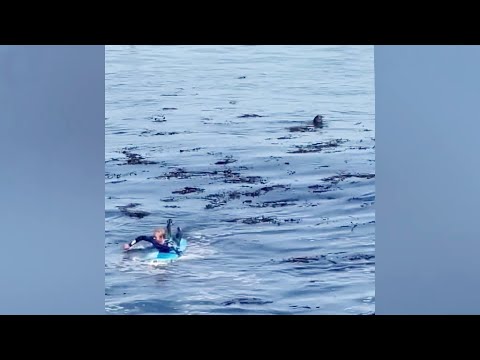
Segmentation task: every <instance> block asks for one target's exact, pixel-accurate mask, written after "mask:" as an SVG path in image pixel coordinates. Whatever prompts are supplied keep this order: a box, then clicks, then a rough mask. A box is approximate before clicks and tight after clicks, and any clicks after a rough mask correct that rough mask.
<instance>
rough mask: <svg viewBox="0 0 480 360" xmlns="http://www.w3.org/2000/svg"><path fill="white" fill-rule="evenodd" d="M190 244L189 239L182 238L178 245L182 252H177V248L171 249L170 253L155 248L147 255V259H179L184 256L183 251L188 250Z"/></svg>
mask: <svg viewBox="0 0 480 360" xmlns="http://www.w3.org/2000/svg"><path fill="white" fill-rule="evenodd" d="M187 246H188V241H187V240H186V239H182V240H180V244H179V247H178V250H179V251H180V254H177V252H176V251H175V250H170V252H168V253H164V252H159V251H157V250H153V251H152V252H151V253H149V254H148V255H147V259H149V260H154V261H159V262H161V261H166V262H168V261H174V260H177V259H178V258H179V257H181V256H182V254H183V252H184V251H185V250H186V248H187Z"/></svg>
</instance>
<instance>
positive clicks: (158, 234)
mask: <svg viewBox="0 0 480 360" xmlns="http://www.w3.org/2000/svg"><path fill="white" fill-rule="evenodd" d="M153 237H154V238H155V240H157V241H158V242H159V243H160V244H163V243H164V241H165V229H163V228H159V229H155V231H154V232H153Z"/></svg>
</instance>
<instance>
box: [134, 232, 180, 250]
mask: <svg viewBox="0 0 480 360" xmlns="http://www.w3.org/2000/svg"><path fill="white" fill-rule="evenodd" d="M139 241H147V242H149V243H150V244H152V245H153V246H155V248H156V249H157V250H158V251H160V252H165V253H168V252H170V251H171V250H173V249H172V248H171V247H170V246H168V245H166V244H164V245H160V244H159V243H158V242H157V241H156V240H155V238H154V237H153V236H145V235H142V236H139V237H137V238H136V239H135V240H132V241H130V243H129V244H128V245H129V246H130V247H131V246H133V245H135V244H136V243H138V242H139Z"/></svg>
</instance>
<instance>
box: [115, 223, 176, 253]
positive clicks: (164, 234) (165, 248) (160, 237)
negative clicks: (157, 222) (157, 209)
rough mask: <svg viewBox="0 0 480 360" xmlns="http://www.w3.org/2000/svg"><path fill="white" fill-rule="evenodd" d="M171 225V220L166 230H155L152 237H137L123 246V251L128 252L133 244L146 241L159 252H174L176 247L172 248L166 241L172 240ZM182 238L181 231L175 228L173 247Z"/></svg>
mask: <svg viewBox="0 0 480 360" xmlns="http://www.w3.org/2000/svg"><path fill="white" fill-rule="evenodd" d="M171 224H172V220H168V223H167V228H166V229H164V228H158V229H155V230H154V232H153V236H145V235H141V236H138V237H136V238H135V239H134V240H132V241H130V242H129V243H128V244H125V245H123V249H124V250H126V251H127V250H130V249H131V248H132V247H133V246H134V245H135V244H137V243H139V242H140V241H146V242H149V243H150V244H152V245H153V246H154V247H155V248H156V249H157V250H158V251H159V252H164V253H168V252H170V251H172V250H173V251H175V252H176V247H174V246H172V245H173V244H170V241H168V240H167V238H168V239H169V240H170V239H171V238H172V236H171V228H170V226H171ZM182 236H183V234H182V230H181V229H180V228H177V234H176V235H175V239H172V240H173V242H174V243H176V244H175V245H177V246H178V242H180V240H181V239H182Z"/></svg>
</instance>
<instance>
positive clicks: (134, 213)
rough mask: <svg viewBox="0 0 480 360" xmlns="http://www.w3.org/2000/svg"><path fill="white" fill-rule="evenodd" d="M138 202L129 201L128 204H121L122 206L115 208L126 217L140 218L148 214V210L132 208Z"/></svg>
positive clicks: (136, 205) (135, 206)
mask: <svg viewBox="0 0 480 360" xmlns="http://www.w3.org/2000/svg"><path fill="white" fill-rule="evenodd" d="M139 205H140V204H138V203H131V204H128V205H123V206H117V208H118V209H119V210H120V212H121V213H122V214H123V215H125V216H128V217H131V218H137V219H142V218H144V217H145V216H148V215H150V213H149V212H147V211H143V210H134V209H135V208H137V207H138V206H139Z"/></svg>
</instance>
